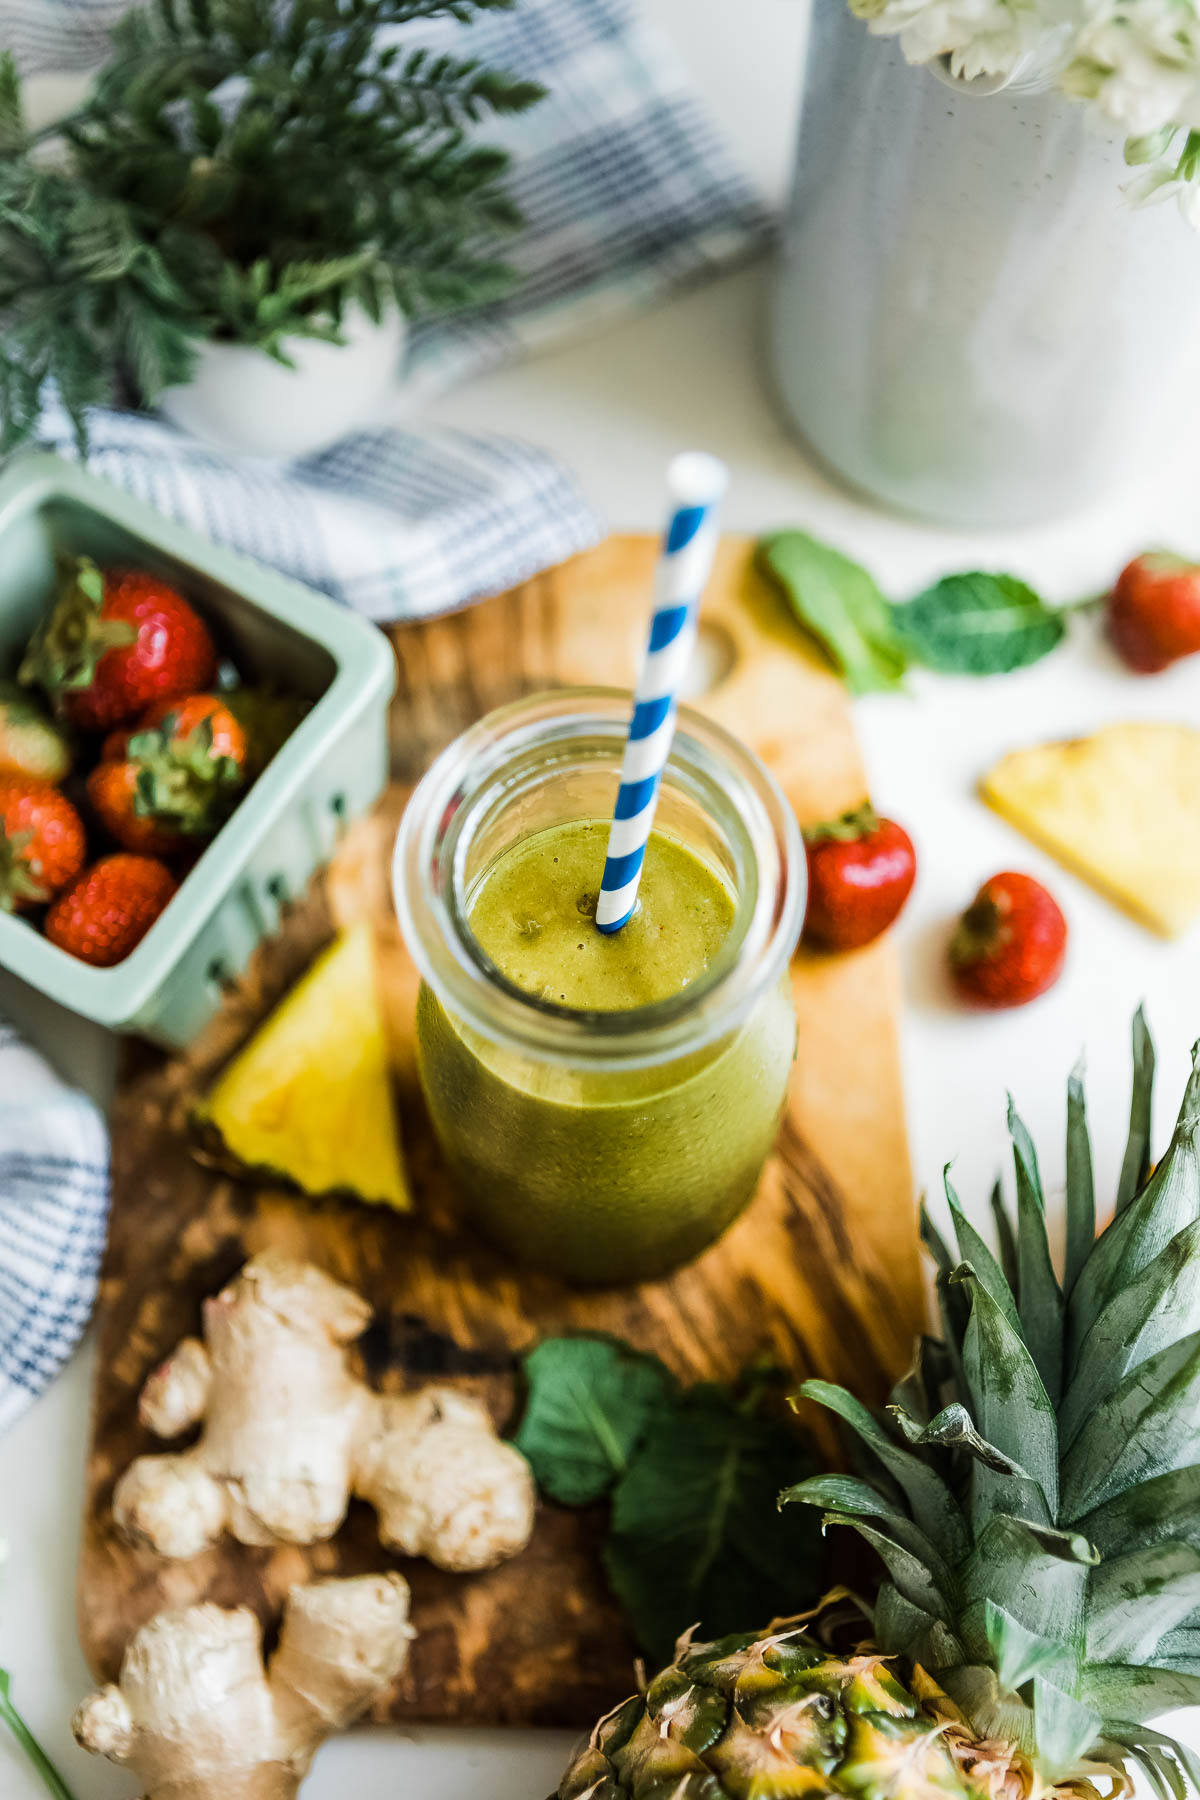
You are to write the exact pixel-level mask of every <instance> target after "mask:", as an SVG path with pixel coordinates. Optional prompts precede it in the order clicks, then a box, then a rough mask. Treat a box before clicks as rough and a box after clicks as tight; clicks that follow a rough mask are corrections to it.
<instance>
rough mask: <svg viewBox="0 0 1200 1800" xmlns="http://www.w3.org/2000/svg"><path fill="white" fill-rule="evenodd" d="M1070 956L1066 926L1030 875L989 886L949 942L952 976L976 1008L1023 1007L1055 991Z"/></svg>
mask: <svg viewBox="0 0 1200 1800" xmlns="http://www.w3.org/2000/svg"><path fill="white" fill-rule="evenodd" d="M1066 954H1067V921H1066V920H1065V919H1064V918H1063V916H1062V913H1061V912H1060V911H1059V908H1058V903H1057V901H1056V900H1055V899H1054V897H1053V895H1052V894H1049V893H1048V892H1047V891H1046V889H1045V888H1044V887H1043V886H1042V884H1041V882H1040V881H1035V880H1034V879H1033V876H1032V875H1017V874H1014V873H1012V871H1011V870H1006V871H1005V873H1004V874H1002V875H993V876H992V878H991V880H990V881H985V882H984V884H983V886H982V887H981V888H980V890H979V892H978V893H977V894H976V896H975V898H974V900H972V902H971V904H970V906H968V908H967V910H966V912H965V913H964V914H963V916H962V918H961V919H960V920H959V922H958V926H957V928H956V930H955V933H954V936H953V937H952V938H951V940H950V972H951V974H952V975H953V977H954V981H955V984H956V986H957V987H958V990H959V992H960V993H961V994H962V995H963V996H964V998H966V999H968V1000H972V1001H974V1003H975V1004H976V1005H977V1006H993V1007H1001V1006H1024V1004H1025V1002H1026V1001H1027V1000H1036V999H1037V997H1038V995H1039V994H1044V993H1045V992H1046V989H1047V988H1050V987H1053V986H1054V983H1055V982H1056V981H1057V980H1058V978H1059V975H1060V974H1061V973H1062V966H1063V962H1064V960H1065V958H1066Z"/></svg>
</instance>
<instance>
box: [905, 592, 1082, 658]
mask: <svg viewBox="0 0 1200 1800" xmlns="http://www.w3.org/2000/svg"><path fill="white" fill-rule="evenodd" d="M891 613H892V620H893V623H894V627H895V630H896V633H897V635H898V637H899V640H900V642H901V644H903V646H904V648H905V649H906V650H907V652H908V654H909V656H910V657H911V659H912V661H913V662H918V663H924V665H925V667H926V668H927V669H939V670H941V671H942V672H943V673H946V674H957V675H1006V674H1007V673H1008V672H1009V670H1010V669H1023V668H1025V667H1026V666H1027V665H1028V664H1029V663H1035V662H1038V661H1040V659H1041V658H1042V657H1043V656H1046V655H1048V654H1049V652H1050V651H1051V650H1053V649H1054V648H1055V646H1056V645H1057V644H1058V643H1059V642H1060V641H1061V639H1062V638H1063V636H1064V634H1065V632H1066V629H1067V626H1066V620H1065V618H1064V616H1063V614H1062V613H1061V612H1056V611H1055V610H1054V609H1053V608H1052V607H1049V606H1047V605H1046V604H1045V602H1044V601H1043V600H1041V599H1039V598H1038V596H1037V594H1035V593H1034V591H1033V589H1032V588H1031V587H1028V586H1027V585H1026V584H1025V582H1023V581H1018V580H1017V578H1016V576H1015V575H987V574H983V573H980V572H978V571H975V572H973V573H969V574H965V575H947V576H946V577H945V578H944V580H942V581H938V582H935V583H934V585H933V586H932V587H930V588H926V590H925V592H924V593H923V594H918V595H917V597H916V599H915V600H910V601H909V602H908V603H907V605H905V606H893V607H892V609H891Z"/></svg>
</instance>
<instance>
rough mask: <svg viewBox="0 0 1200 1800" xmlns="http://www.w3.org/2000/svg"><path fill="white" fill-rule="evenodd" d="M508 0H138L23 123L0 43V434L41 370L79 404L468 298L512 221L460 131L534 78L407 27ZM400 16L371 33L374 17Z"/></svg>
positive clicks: (490, 165)
mask: <svg viewBox="0 0 1200 1800" xmlns="http://www.w3.org/2000/svg"><path fill="white" fill-rule="evenodd" d="M512 4H513V0H148V3H147V4H144V5H142V6H139V7H137V8H135V9H134V10H133V11H131V12H129V13H127V14H126V15H125V16H124V17H123V18H122V19H121V20H120V21H119V23H118V24H117V26H116V27H115V29H114V31H113V33H112V55H111V58H110V60H109V61H108V63H107V64H106V65H105V67H104V69H103V70H102V71H101V74H100V76H99V77H98V79H97V81H96V82H95V84H94V85H93V88H92V90H91V93H90V95H89V97H88V99H87V101H86V102H85V104H84V105H83V106H82V107H81V108H80V110H79V111H77V112H75V113H74V114H72V115H71V116H70V117H69V118H67V119H65V120H61V121H59V122H58V123H57V124H56V125H55V126H54V127H52V128H51V129H49V130H47V131H43V132H38V133H35V132H31V131H30V130H29V128H28V126H27V124H26V121H25V117H24V113H23V108H22V103H21V87H20V81H19V78H18V75H17V71H16V68H15V66H14V64H13V62H12V59H11V58H10V57H3V58H0V451H7V450H11V449H12V448H14V447H15V446H16V445H18V444H19V443H21V442H22V441H24V440H25V439H26V438H27V437H29V436H30V435H31V433H32V432H33V431H34V430H35V428H36V425H37V422H38V419H39V417H40V415H41V411H42V408H43V405H44V404H45V401H46V398H47V396H48V392H49V389H50V385H51V384H53V385H54V387H56V388H57V391H58V394H59V396H60V397H61V399H62V402H63V404H64V405H65V407H66V409H67V411H68V413H69V414H70V416H71V419H72V422H73V424H74V427H75V432H76V435H77V438H78V439H79V442H80V447H81V449H83V448H86V441H87V412H88V409H89V408H90V407H92V406H95V405H98V404H101V403H103V402H105V401H107V400H110V399H112V398H113V396H114V395H115V394H118V393H120V392H121V391H122V390H123V389H124V390H131V391H132V395H133V397H134V398H135V399H136V400H137V401H138V402H140V403H141V404H143V405H148V404H150V403H151V402H152V401H153V400H154V398H155V396H156V395H157V394H158V393H159V392H160V391H161V390H162V389H163V388H164V387H166V386H169V385H171V384H173V383H176V382H182V381H186V380H187V379H188V378H189V376H190V374H191V373H192V370H193V367H194V362H195V355H196V348H197V345H198V344H199V343H201V342H203V341H205V340H218V341H224V342H231V343H239V344H251V345H256V346H258V347H259V348H261V349H263V350H265V351H267V352H269V353H270V354H271V355H272V356H275V357H277V358H278V359H279V360H281V361H283V362H286V361H287V360H288V358H287V350H286V341H287V339H288V338H290V337H297V336H302V337H319V338H325V339H327V340H329V341H331V342H334V343H337V342H341V341H342V328H343V323H344V319H345V315H346V311H347V308H349V307H350V306H352V305H354V304H357V305H358V306H361V307H362V308H363V309H364V310H365V311H366V313H367V314H368V315H369V316H370V317H371V318H372V319H375V320H378V319H379V318H380V317H381V316H382V314H383V312H384V310H385V308H387V307H389V306H392V305H394V306H397V307H399V308H400V309H401V310H402V311H404V312H406V313H409V314H419V313H427V312H430V311H443V310H447V309H452V308H458V307H463V306H468V305H474V304H478V303H479V302H481V301H482V300H485V299H488V298H491V297H493V296H494V295H496V294H498V293H500V292H502V291H503V290H504V289H505V287H506V286H507V285H508V283H509V281H510V272H509V270H508V269H507V267H506V265H505V264H504V263H503V261H502V260H499V259H498V258H497V256H496V254H495V249H494V246H495V245H496V244H497V242H498V240H499V238H500V236H501V234H503V233H505V232H508V231H511V230H512V229H514V228H515V227H516V226H517V225H518V224H519V223H520V217H519V213H518V211H517V209H516V207H515V205H514V203H513V201H512V199H511V198H510V196H509V195H508V193H507V191H506V189H505V186H504V181H503V177H504V173H505V169H506V166H507V162H508V156H507V153H506V152H505V151H503V150H500V149H496V148H494V147H490V146H488V145H486V144H481V143H478V142H477V141H475V137H474V130H475V127H476V126H477V125H479V123H480V122H481V121H482V120H484V119H486V118H487V117H489V116H490V115H493V114H504V113H516V112H521V111H523V110H524V109H525V108H526V107H528V106H531V105H532V104H533V103H534V102H535V101H536V100H538V99H539V98H540V97H541V95H542V89H541V88H540V87H539V86H537V84H536V83H534V82H531V81H525V80H522V79H519V78H517V77H514V76H511V75H509V74H506V73H504V72H501V71H498V70H495V69H490V68H487V67H485V66H483V65H482V64H481V63H480V62H479V61H478V60H477V59H474V58H471V57H455V56H451V55H448V54H434V53H433V52H431V51H429V50H428V49H427V48H425V47H420V46H417V47H414V46H412V45H411V44H408V45H406V43H405V40H404V36H403V32H402V30H400V31H398V30H396V29H394V28H398V27H401V28H402V27H404V26H406V25H411V24H413V23H415V22H417V21H419V20H428V19H434V18H444V17H449V18H453V19H456V20H458V21H459V22H461V23H463V24H467V23H469V22H470V21H471V20H472V19H474V18H475V17H476V16H477V15H478V14H480V13H483V12H488V11H494V10H507V9H508V8H510V7H511V6H512ZM389 27H390V28H393V29H385V28H389Z"/></svg>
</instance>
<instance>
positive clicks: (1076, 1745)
mask: <svg viewBox="0 0 1200 1800" xmlns="http://www.w3.org/2000/svg"><path fill="white" fill-rule="evenodd" d="M1033 1718H1034V1725H1035V1728H1036V1731H1037V1766H1038V1770H1039V1773H1040V1774H1042V1775H1043V1776H1044V1777H1045V1778H1046V1780H1047V1781H1064V1780H1069V1779H1070V1778H1071V1776H1072V1775H1074V1773H1075V1771H1076V1770H1077V1769H1078V1767H1079V1764H1080V1762H1081V1760H1082V1759H1083V1758H1084V1757H1086V1756H1087V1754H1088V1752H1089V1750H1091V1748H1092V1746H1093V1745H1094V1744H1095V1742H1096V1740H1097V1738H1098V1737H1099V1736H1100V1732H1101V1726H1100V1716H1099V1714H1098V1713H1094V1712H1093V1711H1092V1710H1091V1708H1090V1707H1088V1706H1084V1705H1083V1703H1082V1702H1081V1701H1079V1700H1074V1699H1072V1697H1071V1695H1070V1694H1064V1693H1063V1691H1062V1689H1061V1688H1060V1687H1056V1686H1055V1685H1054V1684H1053V1683H1052V1682H1050V1681H1047V1680H1046V1678H1045V1676H1044V1675H1035V1676H1034V1681H1033Z"/></svg>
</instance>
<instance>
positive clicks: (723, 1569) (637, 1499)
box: [604, 1383, 822, 1662]
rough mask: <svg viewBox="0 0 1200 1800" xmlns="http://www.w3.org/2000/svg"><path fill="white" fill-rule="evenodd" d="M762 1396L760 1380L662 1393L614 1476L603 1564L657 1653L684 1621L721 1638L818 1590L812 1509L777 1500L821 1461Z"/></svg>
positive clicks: (794, 1606) (639, 1633) (662, 1657)
mask: <svg viewBox="0 0 1200 1800" xmlns="http://www.w3.org/2000/svg"><path fill="white" fill-rule="evenodd" d="M766 1398H767V1396H766V1394H764V1392H763V1389H762V1384H761V1383H760V1384H759V1385H758V1388H757V1389H756V1390H754V1391H752V1392H751V1394H750V1395H749V1396H748V1397H747V1396H746V1395H739V1394H738V1393H736V1392H731V1391H730V1390H729V1389H728V1388H724V1387H717V1386H710V1385H704V1386H700V1387H694V1388H690V1389H689V1390H687V1391H686V1392H684V1393H676V1394H674V1395H671V1396H669V1397H668V1398H667V1399H666V1400H664V1401H663V1402H662V1403H660V1405H658V1406H657V1407H656V1408H655V1409H654V1411H653V1413H652V1414H651V1416H650V1419H649V1422H648V1425H647V1429H646V1433H645V1438H644V1440H643V1443H642V1448H641V1449H640V1450H639V1451H638V1453H637V1455H636V1457H635V1458H634V1460H633V1462H632V1463H631V1464H630V1467H629V1470H628V1472H627V1473H626V1475H625V1476H624V1478H623V1479H622V1480H621V1482H620V1483H619V1484H618V1486H617V1489H616V1492H615V1494H614V1497H613V1516H612V1533H611V1535H610V1537H609V1540H608V1544H607V1546H606V1547H605V1552H604V1561H605V1567H606V1569H607V1571H608V1578H609V1582H610V1584H611V1586H612V1589H613V1591H614V1593H615V1594H616V1596H617V1598H618V1599H619V1600H620V1601H621V1603H622V1605H623V1606H624V1607H625V1609H626V1611H627V1613H628V1614H629V1618H630V1621H631V1623H632V1625H633V1628H634V1633H635V1635H636V1637H637V1639H638V1641H639V1643H640V1644H641V1645H642V1647H643V1648H644V1649H645V1650H646V1651H647V1652H648V1654H650V1655H651V1656H653V1657H655V1658H656V1659H658V1660H659V1661H662V1662H665V1661H668V1660H669V1659H670V1656H671V1653H672V1649H673V1646H674V1643H675V1639H676V1638H677V1637H678V1636H679V1634H680V1632H682V1631H686V1630H687V1628H688V1627H689V1626H690V1625H697V1624H698V1625H699V1627H700V1630H701V1633H702V1634H703V1635H704V1636H705V1637H719V1636H721V1635H723V1634H724V1633H726V1632H729V1631H736V1630H744V1629H745V1628H746V1626H747V1624H748V1623H750V1622H751V1621H753V1620H755V1619H760V1618H761V1619H769V1618H773V1617H778V1616H780V1615H782V1614H787V1613H791V1612H795V1611H799V1610H801V1609H802V1608H803V1607H805V1606H807V1605H809V1604H811V1603H812V1602H814V1601H815V1600H816V1599H817V1597H818V1595H819V1593H820V1589H821V1574H822V1556H821V1540H820V1521H819V1515H818V1514H817V1513H816V1512H815V1511H813V1510H811V1509H809V1508H807V1507H788V1508H787V1509H786V1510H784V1511H780V1509H779V1507H778V1504H777V1502H778V1497H779V1494H780V1493H781V1491H782V1490H783V1489H784V1488H785V1487H787V1486H789V1485H790V1484H792V1483H793V1482H795V1481H796V1480H797V1479H798V1478H800V1477H801V1476H803V1475H806V1474H810V1473H812V1472H813V1470H814V1469H815V1467H816V1465H815V1463H814V1462H813V1459H812V1457H811V1454H810V1453H809V1451H808V1450H807V1448H806V1445H805V1440H804V1439H803V1437H801V1436H800V1435H799V1434H798V1432H797V1429H796V1427H795V1425H794V1424H792V1423H791V1422H789V1421H788V1420H787V1419H786V1418H783V1417H780V1416H776V1415H775V1414H774V1412H773V1410H772V1409H771V1408H770V1407H769V1406H767V1405H765V1404H764V1402H765V1401H766Z"/></svg>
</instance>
